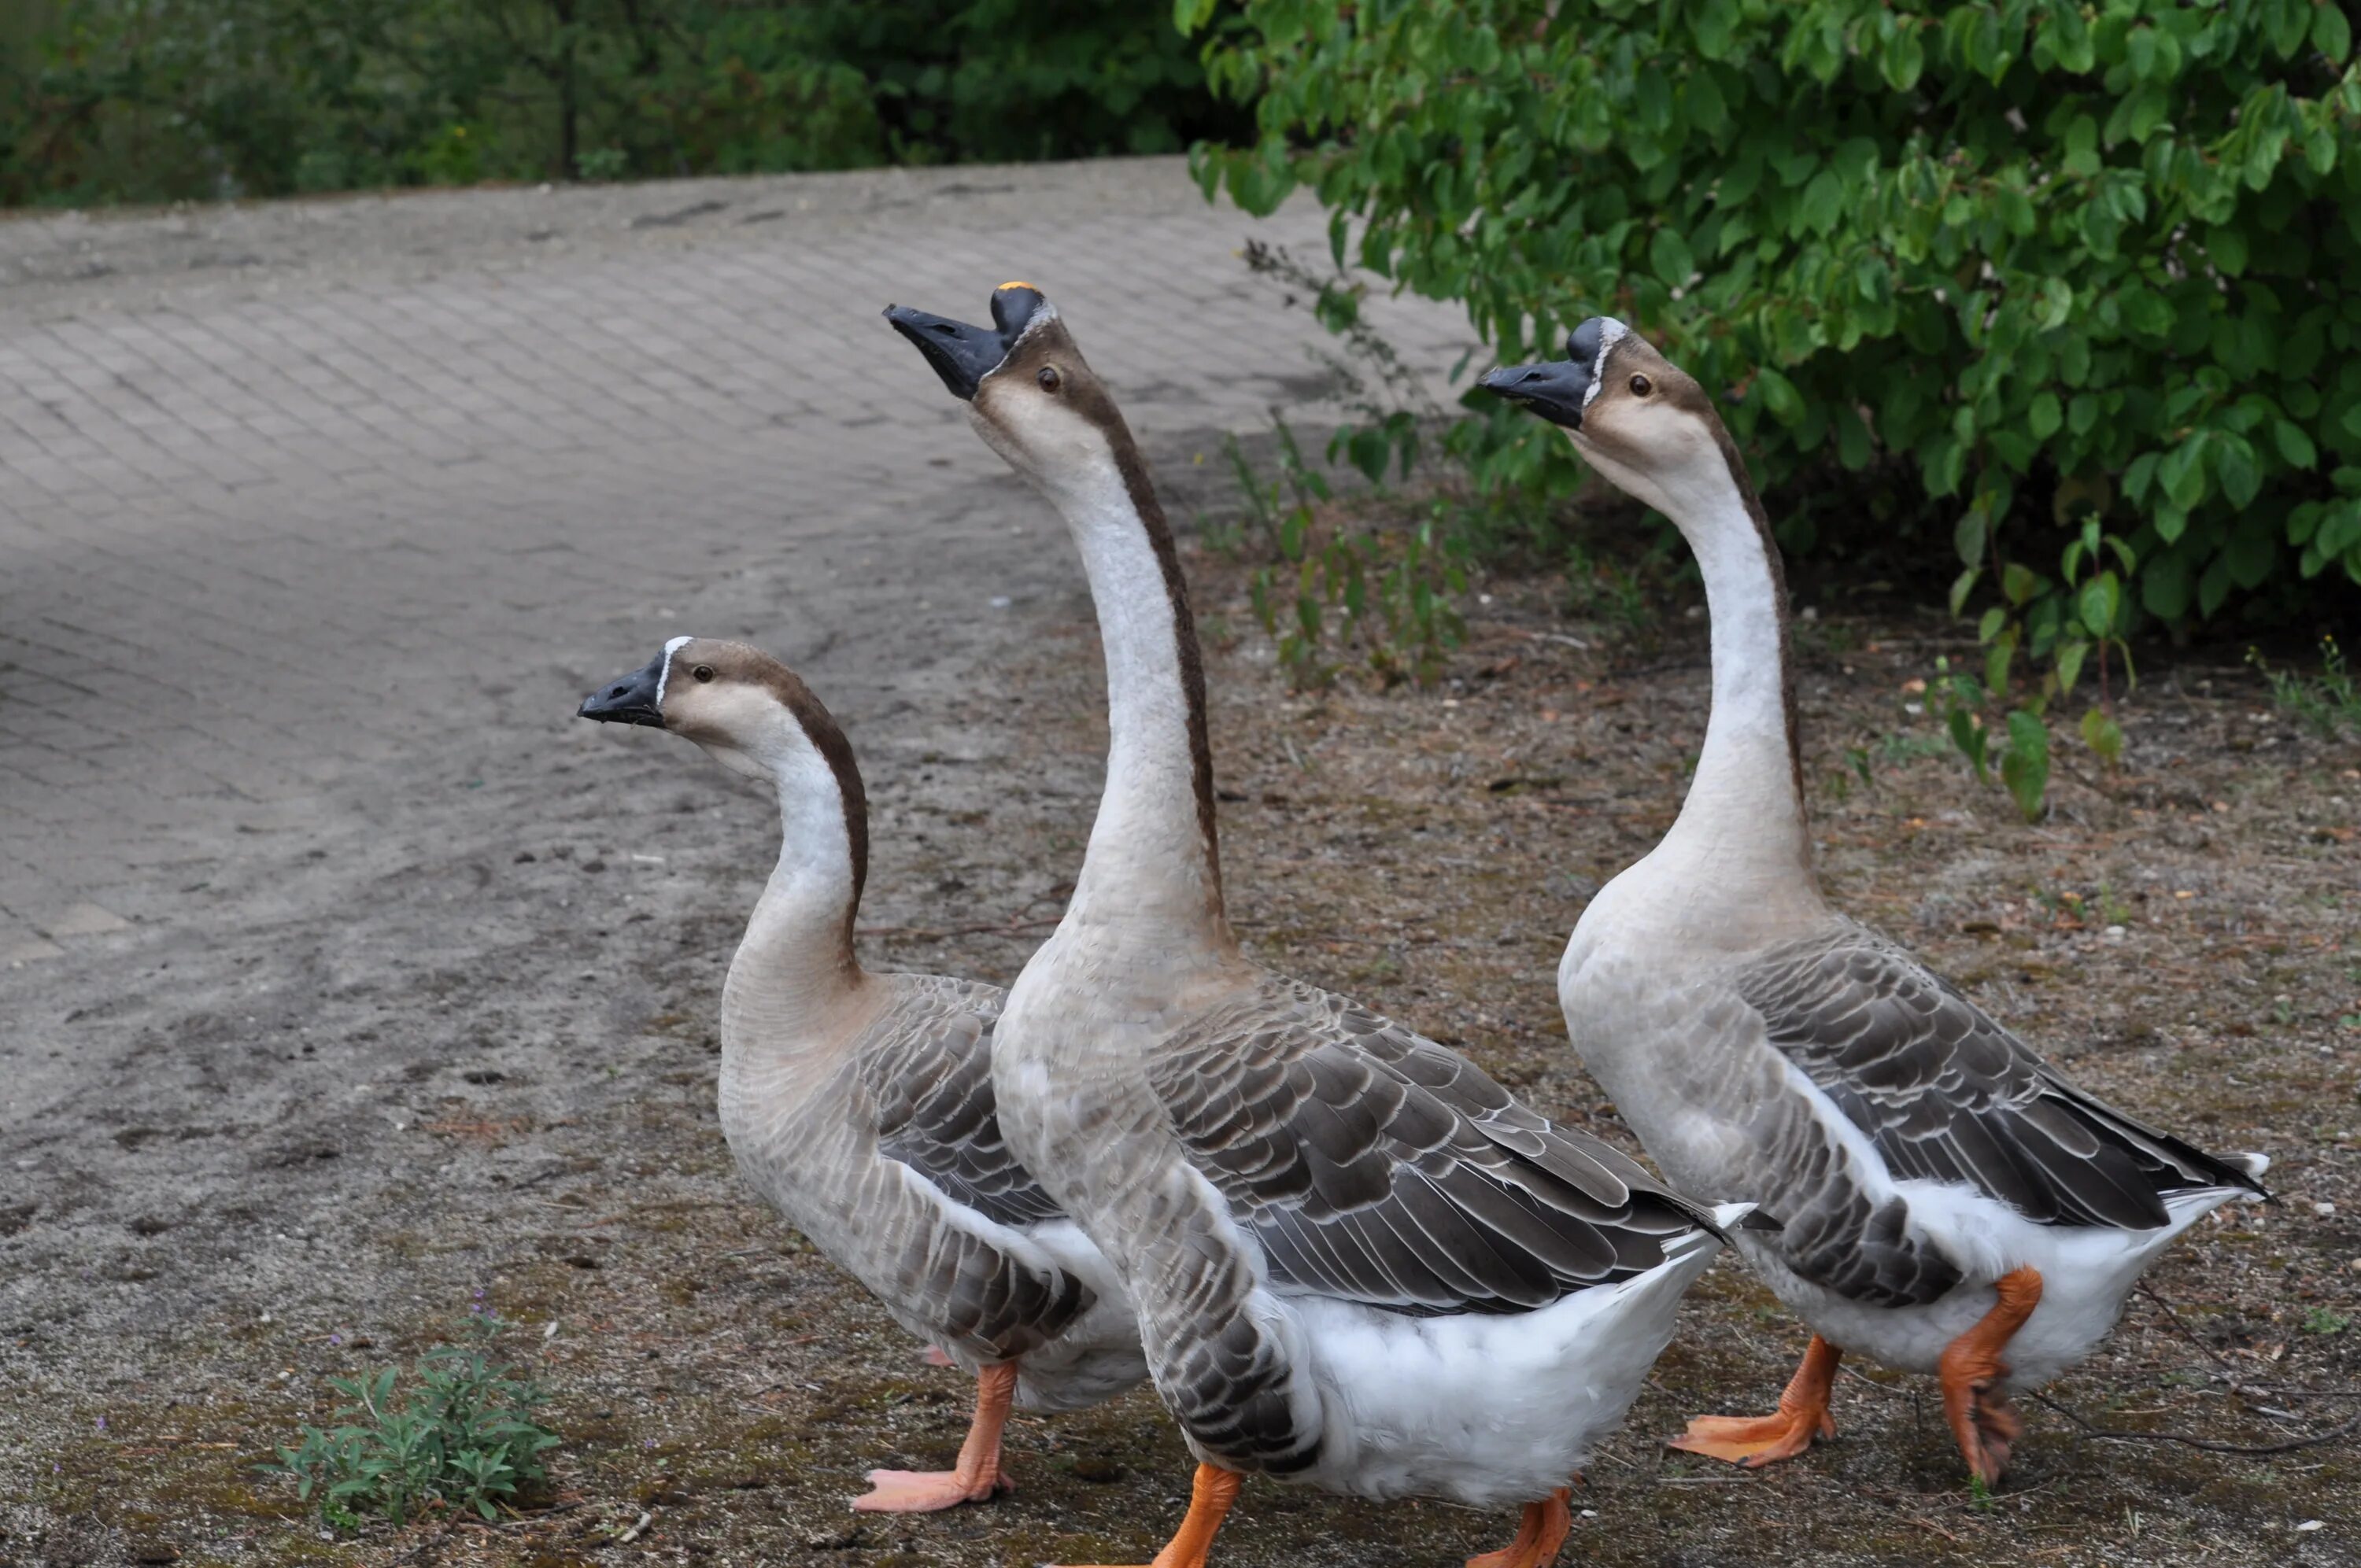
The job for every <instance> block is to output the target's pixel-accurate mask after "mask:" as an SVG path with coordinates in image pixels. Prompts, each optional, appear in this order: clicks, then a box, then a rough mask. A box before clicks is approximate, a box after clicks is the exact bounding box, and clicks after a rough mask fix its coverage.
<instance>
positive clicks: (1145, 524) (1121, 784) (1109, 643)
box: [1027, 442, 1236, 952]
mask: <svg viewBox="0 0 2361 1568" xmlns="http://www.w3.org/2000/svg"><path fill="white" fill-rule="evenodd" d="M1027 471H1028V476H1029V477H1032V478H1033V479H1034V481H1035V482H1036V483H1037V484H1038V486H1039V487H1040V488H1041V489H1042V491H1043V493H1044V494H1046V495H1047V496H1048V497H1049V501H1050V504H1051V505H1053V506H1055V507H1056V508H1057V509H1058V510H1059V512H1060V514H1061V515H1062V516H1063V517H1064V518H1065V520H1066V524H1067V527H1068V528H1069V529H1070V530H1071V532H1072V533H1073V536H1074V543H1075V544H1076V546H1077V547H1078V548H1079V549H1080V550H1081V551H1082V571H1083V575H1084V576H1087V577H1088V578H1089V579H1090V585H1091V598H1092V600H1093V602H1094V603H1095V604H1096V606H1097V608H1098V620H1099V639H1100V641H1101V643H1102V644H1103V645H1104V649H1105V654H1106V680H1107V732H1108V734H1107V772H1106V789H1105V793H1104V795H1102V796H1101V798H1100V801H1099V815H1098V820H1097V822H1096V823H1095V824H1094V825H1093V827H1092V828H1091V841H1090V848H1089V850H1088V851H1087V852H1086V853H1085V855H1084V856H1083V859H1082V874H1081V876H1080V877H1079V878H1078V879H1077V880H1076V882H1075V883H1074V897H1073V905H1072V912H1073V916H1074V917H1075V918H1076V919H1077V920H1079V921H1083V922H1089V923H1093V924H1096V925H1101V926H1111V927H1119V928H1122V929H1124V930H1126V931H1129V932H1133V933H1136V934H1137V935H1138V936H1139V937H1141V938H1145V939H1147V940H1149V941H1153V942H1160V943H1170V942H1171V941H1173V940H1175V939H1179V940H1183V941H1192V942H1195V943H1197V944H1200V945H1201V946H1202V947H1204V948H1212V949H1215V950H1218V951H1221V952H1229V951H1232V950H1235V946H1236V943H1235V938H1233V937H1232V935H1231V933H1230V928H1229V922H1228V919H1227V917H1226V916H1224V913H1223V908H1222V877H1221V859H1220V851H1219V849H1218V846H1217V843H1216V840H1215V830H1214V827H1213V798H1212V795H1213V781H1212V776H1211V763H1210V762H1209V761H1208V760H1207V759H1206V758H1205V756H1204V752H1203V748H1204V745H1205V739H1204V735H1205V729H1204V725H1205V718H1204V676H1203V673H1202V668H1201V666H1200V664H1199V655H1198V650H1197V629H1196V626H1195V624H1194V622H1193V621H1192V620H1191V619H1190V615H1189V609H1188V601H1187V595H1186V591H1185V589H1184V588H1183V587H1182V586H1181V582H1180V568H1179V566H1178V565H1177V564H1171V563H1170V552H1171V549H1172V542H1171V534H1170V532H1169V531H1168V530H1167V528H1166V525H1165V521H1164V516H1163V512H1162V510H1160V509H1157V508H1156V501H1155V499H1154V497H1153V496H1144V497H1135V495H1134V492H1133V487H1132V485H1131V484H1130V483H1129V482H1128V481H1127V479H1126V474H1125V472H1124V466H1123V465H1122V464H1120V463H1118V462H1117V460H1116V458H1115V453H1114V450H1113V449H1112V447H1110V446H1108V445H1107V444H1105V443H1104V442H1093V443H1091V444H1088V445H1082V446H1079V448H1078V449H1072V450H1070V451H1069V453H1068V454H1067V458H1066V460H1065V461H1061V462H1060V463H1059V464H1057V465H1056V466H1055V468H1054V471H1049V470H1044V469H1042V468H1038V467H1030V466H1028V470H1027ZM1139 488H1140V490H1141V491H1143V492H1144V491H1145V490H1146V488H1147V484H1146V480H1145V478H1144V477H1143V478H1141V479H1140V480H1139ZM1143 501H1144V505H1145V507H1146V508H1148V509H1155V510H1143ZM1168 565H1169V567H1170V569H1169V572H1168Z"/></svg>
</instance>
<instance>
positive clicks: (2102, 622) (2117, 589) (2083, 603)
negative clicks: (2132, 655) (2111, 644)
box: [2074, 572, 2124, 637]
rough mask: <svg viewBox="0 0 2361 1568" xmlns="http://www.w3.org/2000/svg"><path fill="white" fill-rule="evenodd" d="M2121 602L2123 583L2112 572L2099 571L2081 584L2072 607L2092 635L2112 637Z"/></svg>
mask: <svg viewBox="0 0 2361 1568" xmlns="http://www.w3.org/2000/svg"><path fill="white" fill-rule="evenodd" d="M2123 603H2124V589H2123V584H2122V583H2121V582H2119V581H2118V580H2117V579H2116V577H2115V575H2114V573H2113V572H2099V573H2096V574H2094V575H2093V576H2092V578H2091V580H2090V581H2089V582H2087V583H2084V584H2083V585H2082V591H2081V594H2079V595H2078V596H2076V602H2075V607H2074V609H2075V613H2076V614H2078V615H2080V616H2081V618H2082V627H2083V630H2086V631H2088V632H2089V633H2090V634H2091V635H2092V636H2093V637H2112V636H2114V634H2115V633H2116V631H2117V630H2118V628H2117V627H2116V625H2115V618H2116V616H2117V615H2119V614H2120V613H2121V612H2122V610H2123Z"/></svg>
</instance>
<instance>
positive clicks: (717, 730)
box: [577, 637, 861, 801]
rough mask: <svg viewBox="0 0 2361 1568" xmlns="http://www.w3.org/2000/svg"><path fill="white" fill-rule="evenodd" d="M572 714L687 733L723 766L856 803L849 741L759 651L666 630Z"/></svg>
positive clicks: (788, 673)
mask: <svg viewBox="0 0 2361 1568" xmlns="http://www.w3.org/2000/svg"><path fill="white" fill-rule="evenodd" d="M577 717H579V718H595V719H597V720H598V721H599V722H601V723H605V724H645V725H648V726H651V727H652V728H654V729H668V730H670V731H672V732H673V733H674V734H675V735H678V736H681V737H683V738H684V739H686V740H694V741H696V742H697V745H699V746H701V747H703V748H704V749H705V750H706V751H708V752H709V753H711V754H712V756H713V757H714V758H715V760H717V761H718V762H720V763H722V765H723V766H725V767H727V768H729V769H730V771H732V772H733V773H744V774H747V775H748V776H750V777H754V778H766V779H770V780H772V781H774V782H775V783H776V784H779V785H780V786H781V787H782V788H783V789H785V788H792V787H796V786H798V785H801V786H805V787H808V788H810V789H812V790H814V791H830V792H839V791H840V792H842V793H844V794H845V795H847V797H848V798H849V799H851V800H855V801H857V800H859V798H860V791H861V781H860V775H859V773H857V772H856V771H855V770H854V768H853V764H852V748H851V745H850V744H849V743H848V742H847V741H846V740H845V739H844V731H843V730H842V729H839V728H838V727H837V723H836V719H835V718H833V717H832V716H831V715H830V714H829V711H828V709H827V708H826V707H823V706H821V703H820V700H819V698H818V697H816V696H813V695H812V692H811V688H810V687H809V686H807V685H804V683H803V680H802V678H801V677H800V676H798V675H797V674H796V673H795V672H794V671H793V670H790V669H789V668H787V667H786V665H785V664H783V663H780V662H779V661H778V660H776V659H774V658H773V657H771V655H769V654H768V653H765V652H763V651H762V650H761V649H760V648H754V647H750V646H748V645H747V644H746V643H743V642H728V641H720V640H719V639H716V638H711V637H675V638H674V639H673V640H672V641H669V642H667V643H665V644H664V646H663V647H662V648H660V649H658V650H657V651H656V656H655V657H654V658H653V659H651V660H649V661H648V662H647V663H644V664H642V665H641V666H640V667H639V668H638V669H636V670H633V671H632V672H631V674H627V675H622V676H620V677H618V678H617V679H615V680H611V681H609V682H607V683H606V684H605V685H601V686H600V687H599V688H598V690H597V691H594V692H592V693H591V694H590V695H589V696H587V697H584V698H583V699H582V706H581V707H580V708H579V709H577Z"/></svg>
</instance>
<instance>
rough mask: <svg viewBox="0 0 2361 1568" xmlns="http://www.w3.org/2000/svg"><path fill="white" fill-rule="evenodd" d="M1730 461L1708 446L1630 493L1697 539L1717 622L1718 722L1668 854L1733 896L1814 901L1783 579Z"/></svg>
mask: <svg viewBox="0 0 2361 1568" xmlns="http://www.w3.org/2000/svg"><path fill="white" fill-rule="evenodd" d="M1732 461H1734V459H1725V457H1724V455H1723V454H1722V453H1721V452H1720V450H1719V448H1718V447H1715V446H1710V445H1707V446H1705V447H1704V448H1703V449H1702V450H1701V451H1700V452H1699V453H1698V455H1697V456H1696V458H1695V459H1693V460H1692V461H1690V462H1687V463H1685V464H1682V465H1680V466H1678V467H1676V468H1674V469H1672V470H1670V471H1669V472H1664V473H1660V474H1656V475H1653V476H1651V478H1652V479H1653V483H1652V484H1649V485H1648V486H1646V487H1645V488H1640V487H1636V486H1635V487H1627V488H1634V489H1635V491H1636V492H1637V493H1640V494H1642V496H1643V498H1644V499H1647V500H1649V501H1650V502H1651V503H1652V504H1653V505H1655V506H1656V507H1657V508H1658V510H1662V511H1663V512H1664V515H1665V516H1667V517H1669V518H1670V519H1672V521H1673V525H1674V526H1675V528H1678V529H1679V530H1680V531H1681V536H1682V537H1683V538H1685V539H1686V540H1687V541H1688V544H1689V548H1690V549H1691V550H1692V551H1694V552H1695V553H1696V555H1697V569H1698V571H1699V572H1700V574H1702V576H1704V578H1705V598H1706V613H1707V614H1708V616H1709V617H1711V624H1712V637H1713V714H1712V717H1711V718H1710V719H1709V720H1708V723H1707V725H1706V731H1705V747H1704V749H1703V751H1700V752H1699V753H1698V756H1697V776H1696V777H1695V778H1694V779H1693V780H1691V781H1690V784H1689V793H1688V798H1687V799H1686V801H1684V802H1683V803H1682V806H1681V815H1680V818H1679V820H1677V821H1676V822H1675V823H1674V825H1673V828H1672V831H1670V832H1669V833H1667V834H1666V835H1665V836H1664V846H1663V848H1664V850H1671V851H1673V852H1675V853H1676V854H1680V855H1682V856H1685V857H1690V858H1694V859H1695V860H1697V861H1701V862H1702V863H1704V864H1707V865H1709V866H1711V867H1713V868H1714V870H1715V876H1716V883H1717V885H1719V886H1720V887H1722V888H1724V889H1725V890H1727V891H1728V892H1729V893H1730V895H1731V896H1732V897H1733V898H1741V899H1752V898H1753V897H1755V896H1756V894H1758V892H1770V891H1773V890H1784V891H1787V892H1798V891H1800V892H1802V893H1804V894H1808V895H1809V896H1811V897H1814V898H1817V879H1816V878H1815V877H1814V874H1813V872H1812V850H1811V836H1810V832H1809V829H1808V828H1807V826H1806V821H1805V817H1804V803H1803V797H1802V794H1801V790H1800V779H1799V777H1798V773H1799V764H1798V762H1797V752H1796V750H1795V729H1794V709H1793V699H1794V690H1793V686H1792V685H1791V683H1790V680H1789V675H1788V668H1787V602H1786V597H1787V590H1786V583H1785V577H1784V573H1783V572H1782V571H1781V569H1780V563H1779V557H1778V546H1777V545H1776V544H1775V543H1773V542H1772V539H1771V536H1770V532H1769V528H1768V525H1767V524H1766V523H1763V522H1762V521H1759V517H1760V511H1759V503H1752V497H1751V496H1750V495H1749V493H1748V492H1747V491H1745V490H1744V489H1741V487H1740V484H1739V480H1738V477H1737V476H1736V475H1735V474H1734V473H1733V472H1732V470H1731V466H1730V464H1731V462H1732ZM1651 492H1653V493H1651ZM1751 503H1752V504H1751Z"/></svg>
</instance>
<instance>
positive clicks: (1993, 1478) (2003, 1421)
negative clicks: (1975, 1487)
mask: <svg viewBox="0 0 2361 1568" xmlns="http://www.w3.org/2000/svg"><path fill="white" fill-rule="evenodd" d="M1993 1291H1994V1293H1995V1295H1996V1297H1997V1299H1996V1300H1995V1301H1994V1302H1993V1309H1992V1310H1991V1311H1989V1312H1986V1313H1985V1314H1984V1315H1983V1317H1982V1320H1981V1321H1978V1322H1977V1324H1976V1326H1975V1327H1973V1328H1971V1329H1970V1330H1969V1331H1968V1332H1966V1333H1963V1334H1961V1335H1960V1337H1959V1338H1958V1339H1955V1340H1953V1341H1952V1342H1951V1343H1949V1345H1947V1346H1945V1347H1944V1350H1943V1358H1942V1361H1941V1362H1940V1364H1939V1365H1938V1373H1939V1376H1941V1378H1942V1383H1943V1415H1944V1418H1945V1419H1946V1420H1948V1421H1949V1423H1950V1427H1951V1436H1952V1437H1953V1438H1954V1439H1955V1440H1957V1442H1959V1445H1960V1457H1961V1458H1962V1459H1964V1460H1966V1461H1967V1463H1968V1474H1969V1475H1972V1476H1973V1477H1975V1479H1976V1480H1978V1481H1981V1482H1982V1483H1983V1485H1984V1486H1988V1487H1989V1486H1999V1485H2000V1481H2001V1477H2002V1476H2003V1475H2006V1474H2007V1473H2008V1456H2009V1451H2010V1450H2011V1449H2012V1448H2013V1447H2015V1443H2016V1440H2017V1438H2018V1437H2019V1436H2020V1435H2022V1434H2023V1432H2024V1431H2025V1423H2024V1421H2023V1420H2019V1419H2018V1417H2017V1414H2016V1410H2015V1408H2014V1407H2013V1406H2011V1405H2010V1404H2009V1402H2008V1396H2007V1395H2006V1394H2004V1393H2003V1392H2002V1391H2001V1382H2002V1380H2003V1379H2004V1378H2005V1377H2006V1376H2008V1363H2007V1362H2006V1361H2004V1359H2002V1353H2003V1352H2004V1351H2005V1350H2006V1349H2007V1348H2008V1342H2009V1341H2010V1340H2012V1339H2014V1338H2015V1337H2016V1331H2017V1330H2019V1329H2021V1328H2023V1327H2024V1326H2025V1320H2026V1319H2027V1318H2029V1317H2031V1316H2032V1315H2033V1310H2034V1308H2036V1307H2037V1306H2039V1305H2040V1304H2041V1276H2040V1274H2039V1273H2038V1272H2037V1271H2036V1270H2035V1269H2033V1268H2032V1267H2030V1266H2026V1267H2023V1268H2019V1269H2016V1270H2015V1271H2013V1272H2011V1273H2008V1274H2005V1275H2003V1276H2002V1277H2000V1278H1999V1279H1998V1280H1995V1281H1994V1282H1993Z"/></svg>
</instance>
